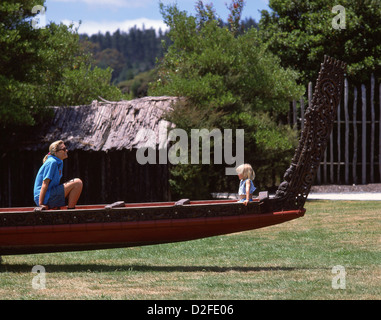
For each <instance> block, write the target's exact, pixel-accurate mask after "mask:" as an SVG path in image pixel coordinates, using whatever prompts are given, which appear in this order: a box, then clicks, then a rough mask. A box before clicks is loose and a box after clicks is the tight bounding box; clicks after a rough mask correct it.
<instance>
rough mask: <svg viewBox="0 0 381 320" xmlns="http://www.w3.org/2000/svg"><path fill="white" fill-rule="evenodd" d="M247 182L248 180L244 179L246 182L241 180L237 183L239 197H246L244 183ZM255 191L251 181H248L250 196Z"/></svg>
mask: <svg viewBox="0 0 381 320" xmlns="http://www.w3.org/2000/svg"><path fill="white" fill-rule="evenodd" d="M247 180H249V179H246V180H243V179H242V180H241V182H240V183H239V189H238V195H240V196H245V195H246V181H247ZM255 189H257V188H256V187H254V183H253V181H251V180H250V194H253V193H254V191H255Z"/></svg>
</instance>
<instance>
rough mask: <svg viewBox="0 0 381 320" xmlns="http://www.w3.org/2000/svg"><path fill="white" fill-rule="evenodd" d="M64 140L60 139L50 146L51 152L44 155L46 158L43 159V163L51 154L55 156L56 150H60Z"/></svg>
mask: <svg viewBox="0 0 381 320" xmlns="http://www.w3.org/2000/svg"><path fill="white" fill-rule="evenodd" d="M63 143H64V142H63V141H62V140H58V141H55V142H53V143H52V144H51V145H50V147H49V153H48V154H47V155H46V156H45V157H44V160H42V163H45V161H46V160H47V159H48V157H49V156H50V155H52V156H55V155H56V152H57V151H59V149H60V148H59V146H60V145H61V144H63Z"/></svg>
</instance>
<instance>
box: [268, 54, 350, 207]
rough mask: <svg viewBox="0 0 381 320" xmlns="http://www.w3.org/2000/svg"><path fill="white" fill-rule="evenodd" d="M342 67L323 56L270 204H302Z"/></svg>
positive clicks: (333, 110)
mask: <svg viewBox="0 0 381 320" xmlns="http://www.w3.org/2000/svg"><path fill="white" fill-rule="evenodd" d="M346 67H347V64H346V63H344V62H342V61H339V60H336V59H334V58H331V57H328V56H324V62H323V63H322V65H321V70H320V72H319V76H318V79H317V82H316V86H315V92H314V95H313V98H312V103H311V105H310V106H309V107H308V109H307V111H306V113H305V120H304V129H303V131H302V134H301V139H300V141H299V145H298V148H297V149H296V152H295V155H294V157H293V159H292V162H291V166H290V168H289V169H287V170H286V173H285V175H284V182H282V183H281V184H280V185H279V188H278V190H277V192H276V195H275V198H274V203H273V207H274V208H277V209H284V210H287V209H301V208H303V207H304V204H305V202H306V200H307V196H308V194H309V192H310V189H311V186H312V184H313V182H314V180H315V177H316V173H317V170H318V168H319V165H320V162H321V159H322V156H323V154H324V151H325V149H326V147H327V143H328V139H329V137H330V135H331V132H332V128H333V123H334V121H335V119H336V115H337V108H338V106H339V104H340V99H341V94H342V91H343V83H344V74H345V71H346Z"/></svg>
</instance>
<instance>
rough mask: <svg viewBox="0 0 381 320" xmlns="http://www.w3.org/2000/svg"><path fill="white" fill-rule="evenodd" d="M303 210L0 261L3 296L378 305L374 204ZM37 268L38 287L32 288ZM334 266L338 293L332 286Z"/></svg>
mask: <svg viewBox="0 0 381 320" xmlns="http://www.w3.org/2000/svg"><path fill="white" fill-rule="evenodd" d="M306 208H307V213H306V215H305V217H303V218H300V219H297V220H294V221H291V222H288V223H285V224H281V225H277V226H273V227H268V228H264V229H259V230H253V231H248V232H242V233H237V234H232V235H226V236H219V237H213V238H208V239H202V240H196V241H191V242H184V243H173V244H166V245H158V246H148V247H138V248H127V249H115V250H103V251H87V252H76V253H54V254H39V255H24V256H4V257H3V262H2V264H1V265H0V299H128V300H133V299H168V300H175V299H176V300H177V299H185V300H191V299H192V300H195V299H196V300H197V299H202V300H208V299H213V300H214V299H228V300H235V299H242V300H248V299H249V300H252V299H380V298H381V202H346V201H337V202H335V201H313V202H307V204H306ZM35 265H41V266H43V267H44V268H45V270H46V274H45V279H46V284H45V289H40V290H36V289H33V286H32V280H33V278H34V277H36V276H37V274H36V273H32V268H33V266H35ZM334 266H342V267H344V268H345V272H346V274H345V289H334V288H333V287H332V282H333V279H334V277H335V276H337V274H334V273H332V268H333V267H334ZM335 283H338V282H337V281H336V282H335ZM341 283H342V282H341Z"/></svg>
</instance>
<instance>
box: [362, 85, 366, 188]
mask: <svg viewBox="0 0 381 320" xmlns="http://www.w3.org/2000/svg"><path fill="white" fill-rule="evenodd" d="M361 99H362V137H361V138H362V142H361V144H362V145H361V147H362V158H361V162H362V163H361V168H362V176H361V182H362V184H366V87H365V85H364V84H363V85H361Z"/></svg>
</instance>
